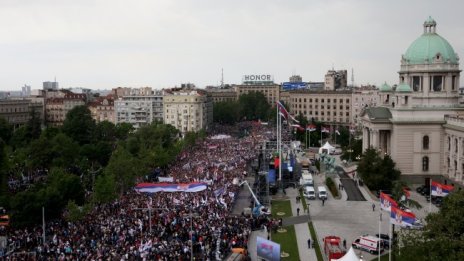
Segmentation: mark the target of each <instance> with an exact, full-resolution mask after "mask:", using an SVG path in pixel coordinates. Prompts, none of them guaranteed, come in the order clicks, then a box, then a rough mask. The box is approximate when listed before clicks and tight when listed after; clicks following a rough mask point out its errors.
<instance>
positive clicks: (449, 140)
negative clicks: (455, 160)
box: [448, 137, 451, 150]
mask: <svg viewBox="0 0 464 261" xmlns="http://www.w3.org/2000/svg"><path fill="white" fill-rule="evenodd" d="M448 150H451V137H448Z"/></svg>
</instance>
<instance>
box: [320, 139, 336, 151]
mask: <svg viewBox="0 0 464 261" xmlns="http://www.w3.org/2000/svg"><path fill="white" fill-rule="evenodd" d="M324 150H325V151H327V153H328V154H332V153H334V152H335V147H334V146H332V145H330V143H329V142H328V141H326V142H325V144H324V146H322V147H320V148H319V154H321V153H322V152H324Z"/></svg>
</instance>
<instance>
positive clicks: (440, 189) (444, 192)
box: [432, 181, 454, 197]
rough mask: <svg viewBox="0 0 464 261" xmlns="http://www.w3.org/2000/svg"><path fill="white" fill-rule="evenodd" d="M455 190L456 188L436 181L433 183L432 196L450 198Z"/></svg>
mask: <svg viewBox="0 0 464 261" xmlns="http://www.w3.org/2000/svg"><path fill="white" fill-rule="evenodd" d="M453 189H454V187H453V186H451V185H445V184H441V183H438V182H436V181H432V196H437V197H445V196H448V194H449V193H450V191H451V190H453Z"/></svg>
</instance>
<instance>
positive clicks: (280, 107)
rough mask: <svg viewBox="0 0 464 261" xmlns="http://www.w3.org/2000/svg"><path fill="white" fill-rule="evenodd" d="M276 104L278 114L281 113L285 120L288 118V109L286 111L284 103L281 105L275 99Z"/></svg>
mask: <svg viewBox="0 0 464 261" xmlns="http://www.w3.org/2000/svg"><path fill="white" fill-rule="evenodd" d="M276 104H277V108H278V109H279V111H280V114H282V116H284V118H285V119H286V120H287V119H288V111H287V109H285V107H284V105H282V103H280V101H277V102H276Z"/></svg>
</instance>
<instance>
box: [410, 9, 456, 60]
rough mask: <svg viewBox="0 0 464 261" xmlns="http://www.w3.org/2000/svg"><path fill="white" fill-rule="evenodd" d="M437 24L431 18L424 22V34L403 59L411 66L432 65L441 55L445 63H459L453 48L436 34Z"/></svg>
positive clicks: (411, 46)
mask: <svg viewBox="0 0 464 261" xmlns="http://www.w3.org/2000/svg"><path fill="white" fill-rule="evenodd" d="M435 26H436V22H435V20H433V19H432V18H431V17H429V18H428V19H427V20H426V21H425V22H424V34H422V35H421V36H420V37H419V38H417V39H416V40H415V41H414V42H413V43H412V44H411V45H410V46H409V48H408V50H406V53H405V54H404V56H403V58H404V60H405V61H406V62H407V63H410V64H427V63H431V62H432V61H434V60H435V59H436V57H437V56H438V55H439V56H441V59H442V61H443V62H450V63H458V60H459V59H458V57H457V55H456V53H455V52H454V49H453V47H452V46H451V45H450V44H449V43H448V41H446V39H445V38H443V37H441V36H440V35H438V34H437V33H436V32H435Z"/></svg>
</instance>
